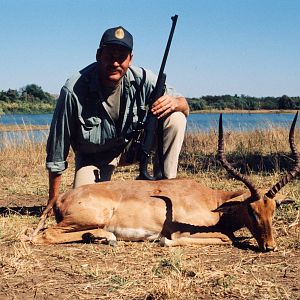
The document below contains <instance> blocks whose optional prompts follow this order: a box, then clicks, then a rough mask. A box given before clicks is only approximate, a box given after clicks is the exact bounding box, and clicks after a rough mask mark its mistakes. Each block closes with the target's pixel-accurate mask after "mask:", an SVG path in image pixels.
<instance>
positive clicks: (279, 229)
mask: <svg viewBox="0 0 300 300" xmlns="http://www.w3.org/2000/svg"><path fill="white" fill-rule="evenodd" d="M287 134H288V133H287V131H286V130H281V129H273V130H271V131H267V132H264V131H256V132H255V133H254V134H253V133H235V132H230V133H228V132H227V133H226V137H225V141H226V152H227V153H228V159H229V160H230V161H233V162H234V163H236V165H237V166H238V167H241V169H242V170H244V171H245V172H247V173H248V174H249V176H250V177H251V179H252V180H253V181H255V182H256V183H257V185H258V186H259V187H263V186H265V187H269V186H271V185H272V184H274V183H275V182H276V181H277V180H278V179H279V177H280V176H281V175H282V173H283V170H284V169H285V168H289V166H288V165H287V164H286V163H285V161H282V160H280V158H279V157H278V156H277V153H280V154H281V155H284V157H285V158H286V161H289V148H288V144H287ZM299 137H300V135H299V132H297V139H296V142H297V144H299ZM216 144H217V140H216V133H215V132H209V133H197V134H190V135H189V136H188V138H187V139H186V140H185V144H184V149H183V153H182V156H181V159H180V172H179V176H180V177H193V178H195V179H196V180H197V181H200V182H201V183H203V184H205V185H207V186H210V187H213V188H222V189H227V190H230V189H239V188H241V187H242V184H241V183H240V182H237V181H236V180H229V179H228V178H227V176H226V173H225V172H224V171H223V170H222V169H221V168H220V166H219V164H218V163H217V162H216V160H215V152H216ZM6 146H7V147H4V148H2V149H0V201H1V202H0V204H1V205H0V206H12V207H13V206H17V205H20V204H23V205H26V206H30V205H44V204H45V203H46V198H47V172H46V170H45V167H44V160H45V145H44V144H36V143H33V142H31V141H30V140H27V141H26V143H25V144H24V145H23V146H16V145H14V144H13V143H12V142H11V141H7V142H6ZM256 154H262V155H261V157H264V158H267V159H269V161H271V162H272V163H271V164H270V165H272V164H273V165H274V166H275V168H273V169H272V168H271V167H270V169H267V168H266V167H265V165H263V162H264V160H262V159H260V160H259V161H256V163H257V164H258V165H259V168H260V169H259V170H257V166H256V164H255V161H254V160H253V161H251V159H252V158H254V157H256V156H255V155H256ZM248 159H250V161H251V163H249V160H248ZM239 160H240V161H243V160H244V164H242V163H240V162H239ZM69 162H70V168H69V169H68V170H67V171H66V173H65V174H64V176H63V185H62V188H61V189H62V191H64V190H67V189H69V188H70V187H71V184H72V180H73V171H74V164H73V154H71V156H70V158H69ZM246 163H247V165H246V168H245V164H246ZM255 166H256V167H255ZM136 176H137V167H136V166H130V167H124V168H121V169H120V170H118V171H117V172H116V173H115V175H114V178H113V180H116V179H121V180H122V179H124V180H126V179H133V178H135V177H136ZM283 192H284V193H285V194H287V195H289V196H291V197H293V198H295V199H296V200H297V202H296V204H294V205H292V206H289V207H284V208H282V209H280V210H278V212H277V215H276V217H275V220H274V227H275V233H276V236H277V243H278V245H279V251H278V252H274V253H259V252H256V251H255V248H254V245H255V242H254V240H253V239H252V238H250V235H249V234H248V232H247V231H245V230H241V231H239V232H238V235H239V236H240V237H245V238H246V241H247V242H248V243H249V245H250V246H252V247H249V249H239V248H237V247H233V246H202V247H195V246H189V247H176V248H170V249H169V248H161V247H159V246H158V245H157V244H155V243H150V242H143V243H128V242H126V243H125V242H119V244H118V247H116V248H112V247H108V246H106V245H98V244H91V245H89V244H69V245H55V246H32V245H28V244H24V243H22V242H21V241H20V235H21V234H22V232H23V231H24V230H25V229H26V228H28V227H34V226H36V224H37V222H38V218H37V216H30V215H24V214H23V213H22V214H18V213H15V212H14V211H10V212H7V211H6V214H5V215H4V213H3V214H2V216H1V217H0V266H1V268H0V276H1V283H0V298H1V299H28V298H30V299H54V298H55V299H147V300H151V299H220V298H224V299H300V284H299V283H300V282H299V277H300V267H299V258H300V255H299V250H300V239H299V228H297V227H293V228H290V227H289V225H290V224H291V223H292V222H293V221H294V219H295V217H296V214H297V209H298V208H299V207H300V202H299V198H300V197H299V196H300V187H299V180H295V181H294V182H292V183H291V184H289V185H287V186H286V187H285V188H284V189H283ZM51 222H53V220H51Z"/></svg>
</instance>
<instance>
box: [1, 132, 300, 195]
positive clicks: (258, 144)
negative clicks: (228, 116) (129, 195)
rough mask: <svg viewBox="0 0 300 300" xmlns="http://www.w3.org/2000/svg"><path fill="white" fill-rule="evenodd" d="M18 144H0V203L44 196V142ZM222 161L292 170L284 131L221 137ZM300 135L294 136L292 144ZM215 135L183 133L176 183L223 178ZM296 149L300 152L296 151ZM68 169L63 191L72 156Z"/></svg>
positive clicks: (128, 170) (27, 138) (132, 173)
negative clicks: (17, 196) (9, 197)
mask: <svg viewBox="0 0 300 300" xmlns="http://www.w3.org/2000/svg"><path fill="white" fill-rule="evenodd" d="M23 132H24V136H23V139H22V142H21V143H20V141H18V142H16V141H15V140H16V139H14V138H10V139H6V140H5V139H4V140H2V141H1V144H2V147H0V184H1V185H0V199H1V198H2V197H5V196H6V195H12V194H33V195H47V188H48V175H47V171H46V169H45V158H46V151H45V148H46V146H45V142H35V141H33V140H32V136H31V135H30V134H29V132H27V131H23ZM224 140H225V153H226V156H227V159H228V160H229V161H230V162H231V163H233V165H234V166H235V167H237V168H238V169H240V170H241V171H242V172H245V173H248V174H250V175H251V174H252V175H255V174H258V175H259V176H261V175H266V174H271V175H273V176H275V177H276V176H280V173H282V172H284V171H286V170H289V169H290V168H291V166H292V164H293V161H292V159H291V158H290V149H289V144H288V129H285V128H275V127H273V128H269V129H268V130H255V131H252V132H240V131H238V132H236V131H229V132H228V131H227V132H226V133H225V135H224ZM299 140H300V135H299V131H298V130H297V132H296V139H295V141H296V144H298V146H300V145H299ZM217 143H218V141H217V132H216V131H214V130H210V131H209V132H201V131H198V132H193V133H187V134H186V137H185V140H184V144H183V148H182V152H181V155H180V161H179V174H178V176H179V177H187V176H192V177H198V178H206V177H207V176H209V177H213V178H214V177H219V174H218V173H219V172H220V171H221V172H224V171H223V169H222V168H221V166H220V164H219V162H218V161H217V159H216V153H217ZM298 148H300V147H298ZM68 161H69V168H68V169H67V171H66V172H65V173H64V176H63V185H62V190H65V189H68V188H69V187H70V186H71V185H72V180H73V172H74V154H73V153H72V152H71V153H70V156H69V158H68ZM137 171H138V170H137V166H136V165H135V166H128V167H123V168H120V169H118V170H117V172H116V173H115V175H114V177H113V179H134V178H136V176H137V175H138V173H137Z"/></svg>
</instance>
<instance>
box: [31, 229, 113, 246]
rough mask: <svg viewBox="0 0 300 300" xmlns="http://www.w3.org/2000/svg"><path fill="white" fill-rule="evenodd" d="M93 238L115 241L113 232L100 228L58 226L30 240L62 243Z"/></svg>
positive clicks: (43, 242)
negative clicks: (79, 229)
mask: <svg viewBox="0 0 300 300" xmlns="http://www.w3.org/2000/svg"><path fill="white" fill-rule="evenodd" d="M72 230H73V231H72ZM95 240H106V241H107V242H108V244H109V245H112V246H115V245H116V243H117V239H116V236H115V235H114V234H113V233H111V232H109V231H106V230H104V229H101V228H96V229H89V230H81V231H74V228H72V227H60V226H53V227H50V228H47V229H45V230H44V231H43V232H40V233H39V234H38V235H36V236H34V237H33V238H32V240H31V242H32V243H33V244H63V243H71V242H81V241H85V242H94V241H95Z"/></svg>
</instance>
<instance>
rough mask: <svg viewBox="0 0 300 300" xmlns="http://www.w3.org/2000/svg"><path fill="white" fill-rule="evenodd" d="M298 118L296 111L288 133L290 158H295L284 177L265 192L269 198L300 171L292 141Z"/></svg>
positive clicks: (297, 154)
mask: <svg viewBox="0 0 300 300" xmlns="http://www.w3.org/2000/svg"><path fill="white" fill-rule="evenodd" d="M297 118H298V112H297V113H296V115H295V117H294V120H293V123H292V125H291V129H290V134H289V143H290V147H291V151H292V158H293V159H294V160H295V164H294V167H293V169H292V170H291V171H290V172H288V173H287V174H286V175H285V176H284V177H282V178H281V179H280V181H278V182H277V183H276V184H275V185H274V186H273V187H272V188H271V189H270V190H269V191H268V192H267V193H266V196H267V197H268V198H270V199H272V198H274V196H275V195H276V194H277V193H278V192H279V190H280V189H282V188H283V187H284V186H285V185H286V184H287V183H289V182H290V181H291V180H293V179H294V178H295V177H296V176H297V175H298V174H299V172H300V155H299V153H298V151H297V148H296V145H295V142H294V134H295V126H296V122H297Z"/></svg>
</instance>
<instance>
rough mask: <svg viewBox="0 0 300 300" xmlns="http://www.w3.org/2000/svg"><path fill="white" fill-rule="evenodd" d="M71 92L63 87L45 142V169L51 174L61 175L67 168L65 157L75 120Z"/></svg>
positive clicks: (67, 152)
mask: <svg viewBox="0 0 300 300" xmlns="http://www.w3.org/2000/svg"><path fill="white" fill-rule="evenodd" d="M73 114H74V105H73V99H72V94H71V92H70V91H69V90H68V89H67V88H66V87H63V88H62V89H61V92H60V95H59V98H58V100H57V104H56V108H55V111H54V114H53V118H52V122H51V126H50V132H49V136H48V140H47V147H46V150H47V157H46V168H47V169H48V170H49V171H50V172H53V173H58V174H60V173H62V172H63V171H64V170H65V169H66V168H67V167H68V163H67V157H68V154H69V150H70V145H71V136H72V132H74V127H75V122H74V120H75V118H74V115H73Z"/></svg>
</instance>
